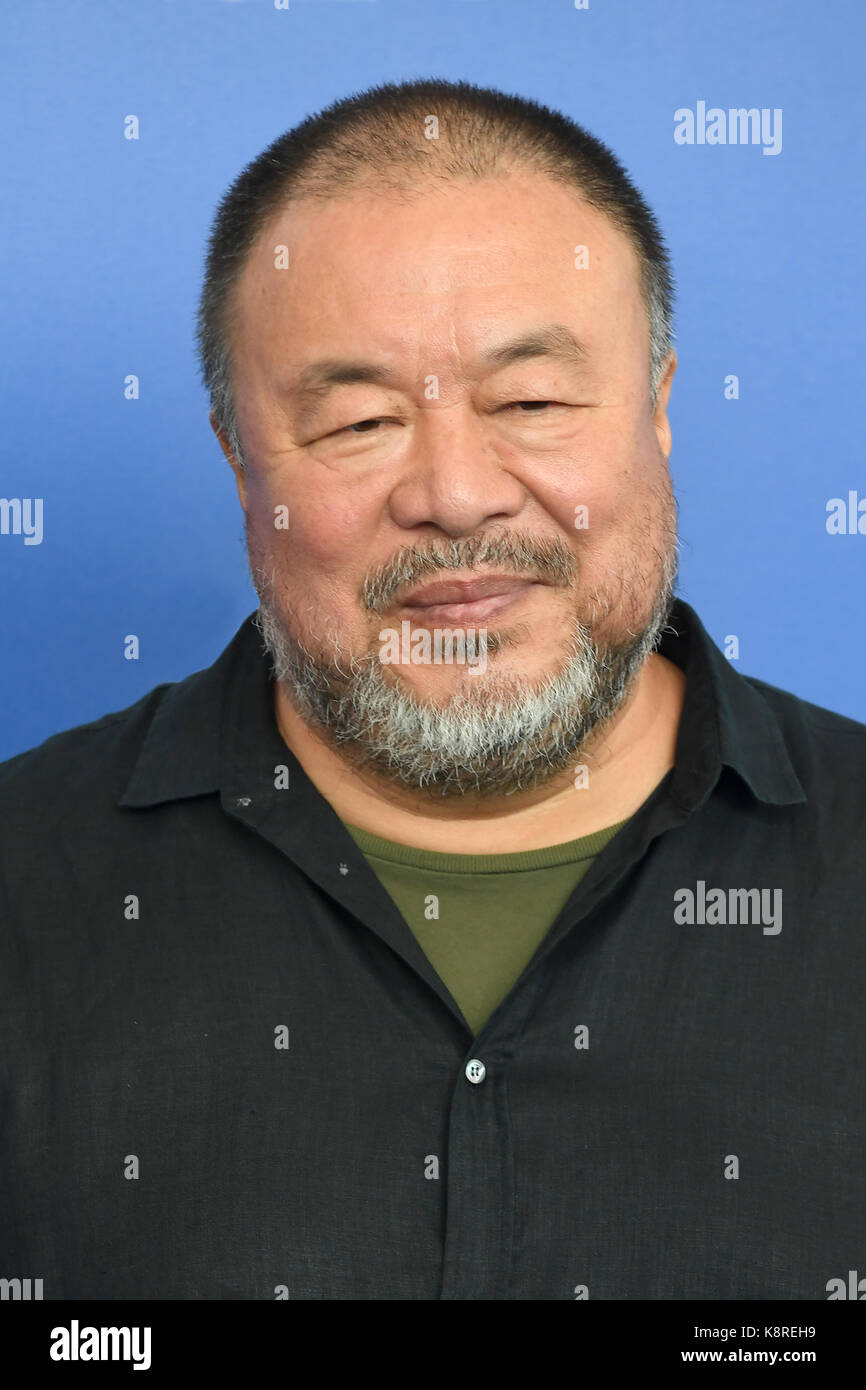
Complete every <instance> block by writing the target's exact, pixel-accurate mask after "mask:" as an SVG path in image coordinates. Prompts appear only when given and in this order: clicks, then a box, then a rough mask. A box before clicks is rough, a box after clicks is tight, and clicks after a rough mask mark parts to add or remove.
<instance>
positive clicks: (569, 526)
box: [534, 422, 658, 547]
mask: <svg viewBox="0 0 866 1390" xmlns="http://www.w3.org/2000/svg"><path fill="white" fill-rule="evenodd" d="M657 457H658V448H657V444H656V440H655V435H654V434H653V436H652V439H651V440H650V439H649V438H648V437H644V435H638V434H637V433H636V432H635V431H634V429H633V428H632V429H629V426H628V423H627V422H623V424H622V427H621V428H617V429H615V430H614V431H613V433H612V432H611V430H610V428H609V427H608V428H606V429H604V430H602V429H599V430H598V431H597V432H596V433H595V434H594V435H592V436H590V433H589V431H587V433H586V434H585V435H584V437H583V438H581V440H580V444H579V447H577V448H574V449H573V450H571V451H570V453H569V456H568V458H567V459H557V460H552V461H551V464H550V466H549V467H548V468H546V469H545V468H543V467H540V468H539V471H538V477H537V486H536V487H535V489H534V490H535V493H536V496H538V497H539V498H540V499H541V500H542V502H543V504H544V506H545V509H546V510H547V512H548V513H549V514H550V515H551V516H553V517H554V518H555V519H556V521H558V522H559V524H560V526H561V527H562V528H563V530H565V531H569V532H571V533H572V534H573V535H574V536H575V538H576V541H577V543H578V544H579V545H581V546H583V547H587V546H591V545H592V543H593V541H594V540H597V541H599V542H602V541H604V540H606V539H607V538H609V537H610V536H612V535H615V534H617V533H621V532H622V531H623V530H625V529H628V527H629V525H630V524H631V519H632V518H633V517H634V516H635V515H639V514H641V513H642V511H643V510H644V507H645V503H646V500H647V499H648V498H649V496H650V494H651V492H652V489H653V488H654V487H655V486H657V472H658V469H657Z"/></svg>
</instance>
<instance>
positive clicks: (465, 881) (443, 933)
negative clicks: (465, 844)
mask: <svg viewBox="0 0 866 1390" xmlns="http://www.w3.org/2000/svg"><path fill="white" fill-rule="evenodd" d="M623 825H625V821H617V823H616V824H615V825H610V826H607V827H606V829H604V830H597V831H594V833H593V834H592V835H584V836H582V838H581V839H579V840H569V841H568V842H567V843H566V844H561V845H550V846H548V847H546V848H545V849H533V850H524V851H521V852H520V853H517V854H441V853H439V852H438V851H434V850H425V849H413V848H412V847H411V846H409V845H401V844H396V843H395V842H394V841H393V840H383V839H381V838H380V836H378V835H371V834H370V832H369V831H367V830H359V829H358V828H357V827H356V826H353V825H347V826H346V829H347V830H348V832H349V834H350V835H351V836H352V839H353V840H354V841H355V843H356V844H357V846H358V848H359V849H360V850H361V852H362V853H363V854H364V856H365V857H366V859H367V861H368V862H369V864H370V867H371V868H372V869H373V871H374V873H375V874H376V875H377V877H378V878H379V880H380V882H381V883H382V884H383V886H384V888H385V889H386V891H387V892H388V893H389V894H390V896H391V897H392V898H393V900H394V902H395V903H396V905H397V907H398V908H399V909H400V911H401V913H402V914H403V916H404V917H405V919H406V921H407V922H408V924H409V926H410V927H411V929H412V931H413V933H414V935H415V936H416V938H417V940H418V943H419V945H420V946H421V949H422V950H423V951H424V953H425V955H426V956H427V958H428V960H429V961H430V963H431V965H432V966H433V968H434V969H435V970H436V972H437V974H438V975H439V976H440V978H441V979H442V980H443V981H444V982H445V984H446V985H447V986H448V989H449V990H450V991H451V994H452V995H453V996H454V998H455V999H456V1001H457V1003H458V1004H459V1005H460V1008H461V1009H462V1010H463V1014H464V1016H465V1018H466V1021H467V1023H469V1025H470V1026H471V1027H472V1029H473V1030H474V1033H476V1034H477V1033H479V1032H480V1031H481V1028H482V1027H483V1025H484V1024H485V1023H486V1021H487V1019H488V1018H489V1017H490V1015H491V1014H492V1012H493V1010H494V1009H495V1008H496V1006H497V1004H499V1003H501V1001H502V1000H503V999H504V998H505V996H506V994H508V993H509V992H510V990H511V988H512V986H513V985H514V984H515V983H516V982H517V980H518V979H519V978H520V976H521V975H522V974H523V971H524V969H525V968H526V966H527V965H528V964H529V961H530V960H531V958H532V956H533V955H534V954H535V952H536V950H537V949H538V947H539V945H540V944H541V942H542V941H543V939H544V937H545V936H546V935H547V932H548V931H549V930H550V928H551V927H552V926H553V923H554V922H555V920H556V918H557V917H558V916H559V913H560V911H561V909H562V908H563V907H564V906H565V903H566V902H567V901H568V899H569V897H570V896H571V892H572V890H573V888H574V887H575V885H576V884H577V883H579V882H580V880H581V879H582V878H583V875H584V874H585V873H586V871H587V869H588V868H589V866H590V865H591V863H592V861H593V860H594V859H595V857H596V855H598V854H599V853H600V852H601V850H602V849H603V848H604V846H605V845H606V844H607V843H608V841H609V840H612V839H613V837H614V835H615V834H616V832H617V831H618V830H620V829H621V827H622V826H623Z"/></svg>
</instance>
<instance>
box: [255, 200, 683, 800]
mask: <svg viewBox="0 0 866 1390" xmlns="http://www.w3.org/2000/svg"><path fill="white" fill-rule="evenodd" d="M281 246H282V247H287V248H288V261H289V264H288V268H282V267H283V266H284V258H283V260H282V261H281V259H280V251H279V249H278V248H280V247H281ZM580 247H586V248H588V257H584V258H583V259H581V253H580V252H579V250H578V248H580ZM586 260H588V264H586ZM576 261H577V263H576ZM237 303H238V308H239V316H238V324H237V329H236V333H235V338H234V343H233V361H234V386H235V400H236V406H237V417H238V425H239V432H240V437H241V439H242V441H243V445H244V456H245V460H246V464H247V472H246V474H245V475H242V474H240V473H238V475H237V476H238V484H239V490H240V494H241V500H242V503H243V505H244V508H245V511H246V524H247V540H248V547H249V555H250V563H251V568H252V572H253V578H254V582H255V584H256V588H257V591H258V593H259V597H260V599H261V601H262V610H263V619H264V627H265V632H266V636H267V638H268V642H269V646H270V647H271V650H272V653H273V655H274V657H275V660H276V664H277V674H278V676H279V677H280V680H281V684H282V686H283V689H284V690H285V692H286V694H287V695H288V696H289V698H290V699H291V700H292V702H293V704H294V706H295V708H297V709H299V710H300V712H301V713H302V714H303V715H304V717H305V718H306V719H307V721H308V722H309V723H310V724H312V725H315V726H316V727H317V728H318V729H319V730H320V731H321V732H324V731H325V730H328V729H329V730H330V735H331V737H332V739H334V740H336V741H337V742H339V743H341V744H342V745H343V747H344V750H345V752H346V754H347V756H354V757H356V758H358V759H361V758H363V757H367V759H368V760H369V761H370V762H371V764H372V765H373V767H374V768H375V769H377V770H378V771H379V772H380V773H382V774H383V775H385V776H388V777H391V778H393V779H396V780H397V781H402V782H403V783H404V784H408V785H415V786H425V785H426V786H428V787H429V788H431V789H435V790H438V791H439V792H440V793H443V794H447V793H448V792H449V791H460V790H466V789H468V788H469V787H470V786H471V787H474V788H475V789H476V790H479V791H485V790H486V791H494V790H503V789H510V790H513V789H514V788H515V787H516V786H522V785H525V784H526V773H527V767H526V766H523V772H522V774H521V776H520V777H518V780H517V781H515V779H514V773H515V769H516V768H517V766H518V764H521V760H522V761H523V763H524V764H525V760H526V756H527V750H528V751H529V754H530V755H531V759H532V766H533V769H534V775H535V776H536V777H537V776H550V775H552V774H553V773H555V772H556V771H558V770H561V769H562V768H564V767H565V766H566V765H567V764H568V763H569V762H570V761H571V760H572V759H573V757H574V755H575V753H576V752H578V751H579V748H580V747H581V746H582V744H583V743H584V742H585V741H586V740H587V739H588V737H589V735H590V734H591V733H592V732H593V730H594V728H595V727H597V726H598V724H599V723H600V722H601V721H602V720H603V719H606V718H609V717H610V715H611V714H612V713H613V712H615V709H616V708H618V707H619V705H620V704H621V702H622V700H623V698H624V696H625V694H626V693H627V687H628V685H629V683H630V681H631V679H632V677H633V675H634V674H635V672H636V670H637V669H639V667H640V666H641V665H642V664H643V661H644V659H645V657H646V655H647V652H648V651H649V650H650V649H651V646H652V643H653V640H654V639H655V636H656V634H657V632H658V630H659V628H660V626H661V625H662V623H663V621H664V618H665V616H666V614H667V607H668V604H669V600H670V596H671V593H672V586H673V581H674V576H675V567H676V559H675V555H676V515H675V504H674V500H673V495H672V492H671V487H670V480H669V475H668V469H667V455H668V453H669V450H670V436H669V431H668V425H667V417H666V414H665V407H666V404H667V397H668V392H669V388H670V379H671V376H672V371H671V372H670V373H669V375H668V377H667V379H666V381H665V383H664V385H663V388H662V390H661V393H660V398H659V402H658V406H657V408H656V410H655V412H654V413H653V412H652V410H651V408H650V400H649V380H648V375H649V366H648V361H649V358H648V352H649V349H648V325H647V321H646V313H645V309H644V306H643V303H642V301H641V298H640V294H639V289H638V269H637V259H636V256H635V254H634V252H633V251H632V249H631V246H630V244H629V242H628V241H627V240H626V238H625V237H624V235H623V234H622V233H620V232H619V231H618V230H617V229H616V228H614V227H613V225H612V224H611V223H610V222H609V221H608V220H607V219H606V218H605V217H604V216H603V215H602V214H600V213H598V212H597V211H595V210H594V209H592V208H590V207H589V206H588V205H587V204H585V203H584V202H583V200H582V199H580V198H579V197H578V196H577V195H576V194H574V193H572V192H571V191H569V190H567V189H565V188H563V187H561V186H560V185H558V184H556V183H555V182H553V181H552V180H549V179H547V178H545V177H543V176H540V175H537V174H534V173H528V172H527V173H520V174H513V175H511V176H508V177H499V178H496V179H490V180H485V181H483V182H480V183H475V184H455V185H451V186H449V187H447V188H446V189H444V190H437V191H435V192H434V191H433V190H430V189H426V190H425V191H424V192H423V195H422V196H419V197H417V198H413V199H412V200H411V201H402V202H401V201H399V200H397V199H393V198H388V197H384V196H382V195H380V194H378V193H375V192H369V191H364V192H356V193H354V194H352V195H350V196H342V197H340V198H339V199H336V200H334V201H332V202H328V203H324V204H323V203H313V202H303V203H296V204H294V205H293V206H292V207H291V208H289V209H288V210H287V211H286V212H285V213H283V214H281V215H280V216H279V217H278V218H276V219H275V220H274V221H273V222H272V224H271V225H270V226H269V227H268V229H267V231H266V232H265V233H264V234H263V235H262V236H261V237H260V238H259V241H258V243H257V245H256V247H255V248H254V250H253V252H252V253H251V256H250V258H249V261H248V263H247V265H246V266H245V269H244V272H243V275H242V277H241V281H240V284H239V287H238V301H237ZM529 339H532V340H534V343H535V348H534V350H533V351H532V352H530V351H529V349H528V347H527V340H529ZM570 339H573V340H574V342H575V343H576V344H578V345H579V346H578V348H577V349H575V348H573V347H570V342H569V340H570ZM521 344H522V345H523V346H522V347H521V346H520V345H521ZM351 367H354V368H356V369H357V370H354V371H353V370H348V368H351ZM333 377H336V378H337V379H336V380H333V379H332V378H333ZM353 378H354V379H353ZM437 586H438V587H437ZM467 586H475V587H467ZM478 586H480V588H479V587H478ZM406 624H408V628H407V627H406V626H405V625H406ZM420 630H424V631H426V632H427V633H428V634H429V642H428V643H427V644H426V645H425V639H424V638H423V635H422V636H421V637H420V638H419V637H418V633H419V631H420ZM446 630H450V631H451V632H452V633H455V634H456V633H461V634H462V633H463V632H466V631H467V630H471V631H472V632H473V633H474V634H476V646H475V648H474V649H473V647H472V646H471V644H470V645H468V646H466V647H465V653H464V659H463V660H462V661H461V659H460V650H461V648H460V646H459V640H458V642H457V644H456V645H452V651H456V653H457V656H456V659H453V660H452V661H450V662H449V661H448V660H447V659H445V656H444V653H446V652H447V650H448V646H447V640H442V641H440V648H439V649H440V652H441V653H442V657H441V659H440V660H439V661H437V660H436V659H435V652H436V634H437V632H438V633H439V634H444V632H445V631H446ZM479 630H480V631H479ZM403 634H407V635H408V638H409V643H408V644H407V642H406V637H404V636H403ZM395 635H396V636H398V637H403V640H402V642H400V641H397V642H396V644H395V640H394V636H395ZM452 640H453V639H452ZM473 650H474V653H475V657H474V660H473ZM425 653H426V656H425ZM564 723H565V724H567V726H568V728H567V729H565V730H563V724H564ZM419 744H423V745H424V746H423V747H419ZM518 746H520V747H522V748H523V750H524V751H523V753H520V752H519V747H518ZM413 750H414V751H413ZM425 760H426V761H425Z"/></svg>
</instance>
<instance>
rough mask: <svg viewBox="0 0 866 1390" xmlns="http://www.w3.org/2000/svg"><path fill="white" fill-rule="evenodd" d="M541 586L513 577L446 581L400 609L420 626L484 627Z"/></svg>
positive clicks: (412, 595)
mask: <svg viewBox="0 0 866 1390" xmlns="http://www.w3.org/2000/svg"><path fill="white" fill-rule="evenodd" d="M538 584H539V581H538V580H537V579H520V578H518V577H516V576H514V575H499V576H498V577H497V576H495V575H494V576H491V577H490V578H487V579H466V580H460V579H443V580H440V581H438V582H437V583H435V584H425V585H424V586H423V588H420V589H415V590H413V591H412V592H411V593H410V594H408V595H407V596H406V597H405V598H404V599H403V600H402V602H401V604H400V605H399V607H400V610H401V611H402V612H404V613H406V614H407V615H408V616H409V617H410V618H411V619H412V621H413V622H415V623H416V624H417V625H418V626H427V625H430V626H435V625H436V624H448V625H456V626H463V627H466V626H472V625H473V624H477V623H483V622H484V621H485V620H486V619H487V618H491V617H493V616H494V615H498V614H499V613H502V612H504V611H505V609H507V608H511V607H512V606H513V605H514V604H515V603H518V602H520V601H521V600H522V599H523V598H525V596H526V595H527V594H528V593H529V591H530V590H531V589H535V588H537V587H538Z"/></svg>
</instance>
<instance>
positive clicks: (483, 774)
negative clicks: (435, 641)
mask: <svg viewBox="0 0 866 1390" xmlns="http://www.w3.org/2000/svg"><path fill="white" fill-rule="evenodd" d="M457 544H458V545H459V543H457ZM465 555H466V551H465V549H461V550H459V551H453V552H452V559H451V561H450V563H451V564H452V565H453V567H455V568H456V567H458V566H459V565H465V564H466V559H465ZM444 558H445V565H446V566H447V565H448V563H449V560H448V558H447V555H446V556H445V557H444ZM441 559H442V557H441V556H439V557H438V558H437V559H436V561H435V565H436V569H437V570H439V571H441V568H442V564H441V563H440V562H439V561H440V560H441ZM427 563H428V568H429V557H427ZM419 568H420V566H419ZM404 572H405V570H403V571H401V573H404ZM393 574H394V580H395V583H396V571H395V572H393ZM675 577H676V552H675V548H673V549H672V550H671V551H669V552H668V554H667V555H666V556H665V558H664V564H663V574H662V578H661V581H660V584H659V590H658V594H657V597H656V601H655V604H654V606H653V610H652V614H651V616H650V619H649V621H648V623H647V624H646V626H645V627H644V629H643V630H642V631H641V632H639V633H637V634H630V635H629V637H628V638H627V639H626V640H625V641H622V642H618V643H607V644H605V645H604V646H603V647H601V648H599V646H598V645H597V644H596V643H595V641H594V640H593V638H592V635H591V633H590V631H589V629H588V628H587V627H586V626H585V625H584V624H583V623H582V622H580V620H579V619H575V621H574V624H573V628H572V632H571V637H570V642H569V649H568V652H567V654H566V658H565V661H564V664H563V666H562V668H561V669H560V670H559V671H558V672H557V673H555V674H553V675H551V676H548V677H547V678H545V679H544V680H542V681H541V682H540V683H539V682H533V681H531V680H529V679H528V678H525V677H519V676H514V675H510V676H500V675H498V674H497V673H496V672H495V671H488V672H487V673H486V674H485V675H483V676H481V675H478V674H475V675H473V677H472V678H471V679H469V680H468V681H467V683H466V685H465V686H464V687H461V689H460V690H459V691H457V692H456V693H455V694H453V695H452V696H451V697H450V698H449V699H448V700H447V702H446V703H444V704H435V703H433V702H431V701H425V700H421V699H418V698H417V696H415V695H414V694H413V693H412V692H411V691H410V690H407V689H405V688H401V686H400V685H399V684H398V683H396V682H395V681H392V680H388V679H387V678H386V676H385V673H384V670H383V666H382V663H381V662H380V661H379V659H378V656H377V654H376V653H375V652H369V653H367V654H365V655H364V656H363V657H360V658H357V657H352V656H350V655H348V654H347V653H345V652H343V650H342V648H341V646H340V643H339V640H338V639H337V637H336V636H335V635H332V636H331V638H330V643H329V648H330V650H329V654H328V655H322V654H319V653H314V652H311V651H310V650H308V648H307V647H306V646H304V644H303V643H301V642H300V641H299V640H298V639H297V638H295V637H294V636H293V635H292V634H291V633H290V632H288V630H287V628H286V624H285V622H284V620H283V619H282V617H281V616H280V611H279V608H278V606H277V604H276V603H275V601H274V598H273V594H274V578H275V576H274V575H273V573H272V574H271V576H270V578H269V579H268V580H266V578H265V575H264V574H263V572H262V571H260V570H256V569H254V570H253V578H254V582H255V584H256V589H257V591H258V593H259V598H260V607H259V610H258V612H257V613H256V615H255V619H254V621H255V624H256V626H257V627H258V629H259V631H260V633H261V635H262V638H263V640H264V645H265V648H266V650H267V652H268V653H269V655H270V657H271V660H272V663H273V674H274V676H275V678H276V680H278V681H279V682H280V684H281V686H282V687H283V689H284V691H285V693H286V695H287V696H288V697H289V699H290V700H291V701H292V702H293V704H294V705H295V707H296V709H297V710H298V713H299V714H300V715H301V717H302V718H303V719H305V720H306V721H307V722H308V723H309V724H310V725H312V726H314V727H315V728H317V729H318V730H319V731H320V732H322V733H324V734H325V735H326V736H327V739H328V741H329V742H330V743H331V744H332V745H333V746H334V747H335V748H336V749H338V750H339V752H340V753H341V755H342V756H343V757H345V758H346V759H347V760H348V761H349V762H350V763H351V764H352V765H354V766H364V767H366V768H368V769H370V770H371V771H373V772H374V773H375V774H376V775H378V776H379V777H380V778H383V779H385V780H387V781H388V782H390V783H392V784H395V783H396V784H399V785H401V786H403V787H407V788H412V789H414V790H417V791H423V792H425V793H427V794H428V795H431V796H435V797H453V796H461V795H464V794H466V793H467V792H468V793H472V794H473V795H475V796H482V797H486V796H508V795H512V794H514V793H515V792H520V791H526V790H530V789H532V788H535V787H538V786H540V785H541V784H543V783H544V782H546V781H548V780H549V779H550V778H552V777H554V776H555V775H556V774H558V773H562V772H563V771H564V770H565V769H566V768H567V767H568V766H569V764H570V763H573V762H580V761H582V758H583V756H584V754H583V750H585V748H586V745H587V744H588V743H589V742H590V741H591V739H592V738H593V737H594V736H596V735H597V733H598V732H599V731H600V729H601V728H602V726H603V725H604V724H606V723H607V722H608V721H609V720H610V719H611V718H612V717H613V715H614V714H616V712H617V711H618V710H619V709H620V708H621V706H622V705H623V703H624V701H625V699H626V697H627V695H628V694H629V691H630V689H631V686H632V683H633V681H634V679H635V677H636V676H637V674H638V672H639V671H640V669H641V667H642V666H643V664H644V662H645V660H646V658H647V656H649V654H650V653H651V652H652V651H653V650H654V648H655V647H656V645H657V643H658V640H659V637H660V635H661V632H662V629H663V628H664V626H665V624H666V622H667V619H668V616H669V614H670V607H671V603H672V601H673V589H674V582H675ZM413 578H414V575H413ZM393 588H394V585H393V584H387V585H385V586H384V588H382V589H381V591H380V590H378V589H376V587H375V585H374V586H373V587H372V588H371V587H370V586H368V588H367V590H366V593H367V594H368V595H370V594H371V593H378V592H381V593H382V596H383V598H384V597H387V596H390V594H391V592H392V591H393ZM365 606H371V605H365ZM508 645H512V642H511V641H509V640H508V638H507V636H506V637H505V639H504V640H502V639H500V638H498V635H497V634H495V633H491V635H490V639H489V644H488V651H490V652H494V651H496V650H499V649H500V648H501V647H503V646H508Z"/></svg>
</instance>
